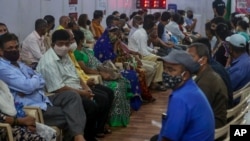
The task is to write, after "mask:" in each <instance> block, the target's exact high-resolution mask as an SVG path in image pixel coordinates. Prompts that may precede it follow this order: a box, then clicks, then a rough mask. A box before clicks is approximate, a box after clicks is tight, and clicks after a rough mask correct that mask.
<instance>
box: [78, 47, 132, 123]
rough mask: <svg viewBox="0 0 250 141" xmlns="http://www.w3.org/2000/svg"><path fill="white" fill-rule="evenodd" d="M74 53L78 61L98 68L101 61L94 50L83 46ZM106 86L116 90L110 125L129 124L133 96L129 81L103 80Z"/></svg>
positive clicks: (122, 79)
mask: <svg viewBox="0 0 250 141" xmlns="http://www.w3.org/2000/svg"><path fill="white" fill-rule="evenodd" d="M74 55H75V57H76V60H77V61H83V62H84V64H85V65H86V66H87V67H89V68H91V69H97V67H98V66H99V65H101V62H100V61H99V60H97V59H96V58H95V56H94V55H93V51H90V50H89V49H86V48H83V50H81V51H79V50H75V52H74ZM103 83H104V85H105V86H107V87H109V88H111V89H112V90H113V91H114V101H113V104H112V106H111V110H110V117H109V125H110V126H127V125H128V123H129V115H130V105H129V99H130V98H131V97H132V96H133V95H132V93H130V92H129V89H130V88H129V86H130V85H129V82H128V81H127V80H126V79H124V78H119V79H117V80H115V81H113V80H112V81H105V80H103Z"/></svg>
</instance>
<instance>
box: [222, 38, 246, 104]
mask: <svg viewBox="0 0 250 141" xmlns="http://www.w3.org/2000/svg"><path fill="white" fill-rule="evenodd" d="M226 42H227V43H228V46H229V53H230V57H231V60H232V61H231V63H230V66H229V67H228V68H227V70H228V73H229V76H230V80H231V83H232V87H233V91H237V90H239V89H240V88H242V87H243V86H245V85H246V84H247V83H248V82H250V75H249V73H250V58H249V55H248V54H247V52H246V49H245V47H246V40H245V38H244V37H243V36H242V35H240V34H233V35H231V36H229V37H227V38H226ZM238 102H239V100H237V101H234V104H235V105H236V104H237V103H238Z"/></svg>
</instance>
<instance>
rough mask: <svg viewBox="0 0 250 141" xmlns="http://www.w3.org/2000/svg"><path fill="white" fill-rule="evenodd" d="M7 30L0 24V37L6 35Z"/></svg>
mask: <svg viewBox="0 0 250 141" xmlns="http://www.w3.org/2000/svg"><path fill="white" fill-rule="evenodd" d="M8 32H9V31H8V28H7V26H6V25H5V24H4V23H0V36H2V35H3V34H5V33H8Z"/></svg>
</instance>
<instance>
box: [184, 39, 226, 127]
mask: <svg viewBox="0 0 250 141" xmlns="http://www.w3.org/2000/svg"><path fill="white" fill-rule="evenodd" d="M187 52H188V53H189V54H190V55H191V56H192V57H193V60H194V61H196V62H198V63H199V64H200V66H201V67H200V69H199V70H198V72H197V73H196V75H197V76H196V78H195V82H196V83H197V85H198V86H199V87H200V89H201V90H202V91H203V92H204V94H205V96H206V97H207V100H208V101H209V103H210V106H211V107H212V110H213V112H214V119H215V128H220V127H223V126H224V125H226V123H227V107H228V94H227V93H228V92H227V87H226V85H225V83H224V81H223V80H222V78H221V77H220V76H219V75H218V74H217V73H216V72H215V71H214V70H213V69H212V68H211V66H210V65H209V62H210V57H209V51H208V47H206V45H205V44H202V43H194V44H191V45H190V46H189V47H188V49H187ZM211 82H212V83H211Z"/></svg>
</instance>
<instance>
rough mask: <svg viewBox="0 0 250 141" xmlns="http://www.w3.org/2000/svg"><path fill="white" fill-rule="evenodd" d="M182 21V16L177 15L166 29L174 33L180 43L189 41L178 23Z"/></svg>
mask: <svg viewBox="0 0 250 141" xmlns="http://www.w3.org/2000/svg"><path fill="white" fill-rule="evenodd" d="M180 19H181V15H179V14H178V13H175V14H173V15H172V17H171V21H170V22H169V23H168V24H167V25H166V29H167V30H168V31H169V32H171V33H172V35H173V36H175V37H176V38H177V39H178V41H179V42H182V41H183V40H186V41H189V42H190V40H189V37H188V36H186V35H185V34H183V33H182V31H181V30H180V28H179V25H178V22H179V21H180Z"/></svg>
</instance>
